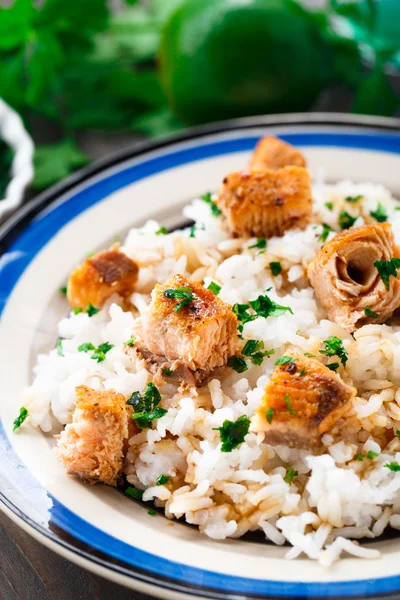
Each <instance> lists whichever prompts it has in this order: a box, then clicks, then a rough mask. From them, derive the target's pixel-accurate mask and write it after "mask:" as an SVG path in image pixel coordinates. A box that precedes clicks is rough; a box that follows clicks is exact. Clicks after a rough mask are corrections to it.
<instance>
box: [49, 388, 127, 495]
mask: <svg viewBox="0 0 400 600" xmlns="http://www.w3.org/2000/svg"><path fill="white" fill-rule="evenodd" d="M76 396H77V403H76V408H75V411H74V414H73V417H72V423H70V424H69V425H67V426H66V427H65V429H64V431H63V432H62V433H61V435H60V437H59V439H58V445H57V455H58V458H59V459H60V461H61V462H62V464H63V465H64V467H65V468H66V469H67V471H68V473H70V474H71V475H76V476H77V477H80V478H81V479H84V480H86V481H89V482H90V483H97V482H102V483H106V484H107V485H116V484H117V479H118V476H119V474H120V472H121V470H122V465H123V448H124V440H125V439H126V438H127V436H128V413H127V409H126V402H125V398H124V396H123V395H122V394H117V393H116V392H114V391H111V390H107V391H97V390H93V389H91V388H89V387H86V386H85V385H80V386H79V387H77V388H76Z"/></svg>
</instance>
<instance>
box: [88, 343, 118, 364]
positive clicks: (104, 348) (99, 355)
mask: <svg viewBox="0 0 400 600" xmlns="http://www.w3.org/2000/svg"><path fill="white" fill-rule="evenodd" d="M111 348H114V344H110V343H109V342H104V344H100V346H97V348H96V349H95V351H94V352H93V354H92V356H91V357H90V358H92V359H93V360H97V362H103V361H104V360H105V358H106V354H107V352H109V351H110V350H111Z"/></svg>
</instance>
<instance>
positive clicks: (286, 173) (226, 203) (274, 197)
mask: <svg viewBox="0 0 400 600" xmlns="http://www.w3.org/2000/svg"><path fill="white" fill-rule="evenodd" d="M217 204H218V208H219V209H220V210H221V211H222V213H223V215H224V218H225V219H226V223H227V226H228V229H229V230H230V232H231V233H232V235H234V236H243V237H252V236H255V237H265V238H269V237H272V236H276V235H278V236H279V235H283V234H284V232H285V231H287V230H288V229H292V228H294V227H299V228H301V229H304V228H305V227H306V225H307V224H308V223H309V222H310V218H311V208H312V201H311V187H310V174H309V172H308V171H307V169H304V168H302V167H284V168H283V169H278V170H276V171H274V170H264V171H251V172H247V171H242V172H237V173H230V174H229V175H227V176H226V177H225V179H224V181H223V184H222V188H221V191H220V193H219V197H218V201H217Z"/></svg>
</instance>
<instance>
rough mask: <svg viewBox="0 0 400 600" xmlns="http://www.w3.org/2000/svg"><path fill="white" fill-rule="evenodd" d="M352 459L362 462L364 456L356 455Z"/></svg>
mask: <svg viewBox="0 0 400 600" xmlns="http://www.w3.org/2000/svg"><path fill="white" fill-rule="evenodd" d="M354 458H356V459H357V460H360V461H361V460H364V458H365V454H356V455H355V457H354Z"/></svg>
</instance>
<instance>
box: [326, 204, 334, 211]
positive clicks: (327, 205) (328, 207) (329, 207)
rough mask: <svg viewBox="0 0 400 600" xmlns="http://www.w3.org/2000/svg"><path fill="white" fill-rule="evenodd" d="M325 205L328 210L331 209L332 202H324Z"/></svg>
mask: <svg viewBox="0 0 400 600" xmlns="http://www.w3.org/2000/svg"><path fill="white" fill-rule="evenodd" d="M325 206H326V208H327V209H328V210H333V202H325Z"/></svg>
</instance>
